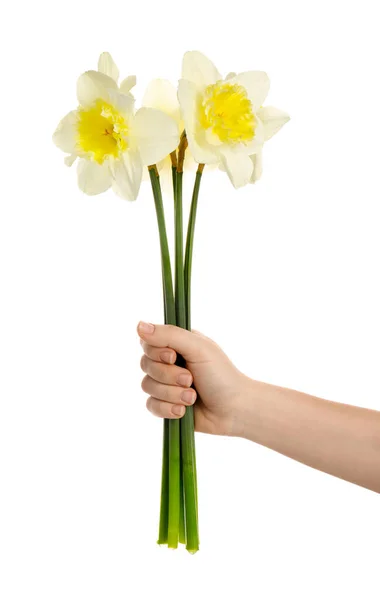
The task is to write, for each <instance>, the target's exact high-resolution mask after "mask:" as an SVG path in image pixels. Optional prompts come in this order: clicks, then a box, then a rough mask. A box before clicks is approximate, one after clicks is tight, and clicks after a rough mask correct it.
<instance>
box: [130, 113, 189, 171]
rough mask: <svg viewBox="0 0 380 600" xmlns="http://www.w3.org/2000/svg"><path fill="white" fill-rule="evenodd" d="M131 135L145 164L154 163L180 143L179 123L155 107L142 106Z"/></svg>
mask: <svg viewBox="0 0 380 600" xmlns="http://www.w3.org/2000/svg"><path fill="white" fill-rule="evenodd" d="M131 135H132V137H133V139H134V140H135V142H136V144H137V146H138V148H139V150H140V154H141V159H142V162H143V164H144V165H154V164H155V163H157V162H158V161H160V160H162V159H163V158H165V156H167V155H168V154H170V152H172V151H173V150H174V149H175V148H176V147H177V146H178V144H179V134H178V126H177V123H176V122H175V121H174V120H173V119H172V118H171V117H169V116H168V115H166V114H165V113H163V112H161V111H160V110H155V109H154V108H140V110H138V111H137V113H136V115H135V118H134V120H133V125H132V132H131Z"/></svg>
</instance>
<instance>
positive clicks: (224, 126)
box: [178, 52, 289, 188]
mask: <svg viewBox="0 0 380 600" xmlns="http://www.w3.org/2000/svg"><path fill="white" fill-rule="evenodd" d="M268 91H269V78H268V75H267V74H266V73H264V72H262V71H247V72H244V73H239V74H235V73H230V74H229V75H227V77H226V78H225V79H223V78H222V76H221V75H220V73H219V71H218V70H217V68H216V67H215V65H214V64H213V63H212V62H211V61H210V60H209V59H208V58H207V57H206V56H204V55H203V54H201V53H200V52H187V53H186V54H185V56H184V58H183V64H182V79H181V80H180V82H179V88H178V98H179V103H180V106H181V111H182V116H183V119H184V122H185V127H186V134H187V139H188V143H189V148H190V151H191V153H192V155H193V157H194V159H195V160H196V161H197V162H199V163H205V164H219V165H220V167H221V169H222V170H225V171H226V172H227V174H228V176H229V178H230V180H231V182H232V184H233V185H234V187H236V188H238V187H241V186H243V185H246V184H247V183H250V182H254V181H255V180H257V179H258V178H259V176H260V175H261V151H262V147H263V144H264V142H265V141H267V140H268V139H269V138H270V137H272V136H273V135H274V134H275V133H276V132H277V131H278V130H279V129H280V128H281V127H282V125H284V123H286V122H287V121H288V120H289V117H288V115H287V114H286V113H284V112H282V111H279V110H278V109H275V108H273V107H263V103H264V101H265V99H266V97H267V94H268Z"/></svg>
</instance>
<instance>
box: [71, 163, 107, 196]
mask: <svg viewBox="0 0 380 600" xmlns="http://www.w3.org/2000/svg"><path fill="white" fill-rule="evenodd" d="M77 172H78V186H79V188H80V189H81V190H82V192H84V193H85V194H88V195H89V196H95V195H97V194H102V193H103V192H106V191H107V190H108V189H109V188H110V187H111V175H110V171H109V168H108V165H107V164H102V165H99V164H98V163H97V162H94V161H92V160H86V159H84V158H81V159H80V160H79V162H78V171H77Z"/></svg>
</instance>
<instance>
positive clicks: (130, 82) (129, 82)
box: [120, 75, 136, 94]
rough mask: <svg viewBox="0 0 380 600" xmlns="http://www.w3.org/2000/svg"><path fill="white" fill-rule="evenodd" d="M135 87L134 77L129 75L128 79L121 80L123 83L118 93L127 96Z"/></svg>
mask: <svg viewBox="0 0 380 600" xmlns="http://www.w3.org/2000/svg"><path fill="white" fill-rule="evenodd" d="M135 85H136V75H129V77H126V78H125V79H123V81H122V82H121V84H120V91H121V93H122V94H128V93H129V91H130V90H131V89H132V88H133V87H135Z"/></svg>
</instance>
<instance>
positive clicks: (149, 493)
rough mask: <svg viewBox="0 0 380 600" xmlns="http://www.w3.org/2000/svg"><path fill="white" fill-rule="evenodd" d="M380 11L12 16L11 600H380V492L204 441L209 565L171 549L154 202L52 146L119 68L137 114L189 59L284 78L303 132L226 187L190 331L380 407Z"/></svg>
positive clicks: (239, 357)
mask: <svg viewBox="0 0 380 600" xmlns="http://www.w3.org/2000/svg"><path fill="white" fill-rule="evenodd" d="M376 4H377V3H376V2H374V1H373V2H371V1H366V0H362V1H361V2H350V1H347V0H346V1H341V2H340V1H337V0H335V1H334V0H328V1H326V0H320V1H318V2H304V1H302V0H298V1H296V0H293V1H292V0H288V1H287V2H281V1H280V0H279V1H277V2H276V1H274V0H265V1H264V2H260V3H255V2H251V1H249V2H248V1H243V0H234V1H233V2H231V3H228V2H225V3H223V2H214V1H210V2H205V1H203V2H199V1H196V0H195V1H194V2H187V3H180V2H177V3H175V2H171V1H169V0H161V1H160V2H148V3H143V2H136V3H133V4H132V3H130V2H128V0H124V1H122V2H121V1H114V2H108V3H107V2H97V1H95V0H93V1H92V2H89V1H79V0H78V1H77V2H73V1H66V2H61V3H55V2H43V1H41V0H39V1H38V0H36V1H35V2H26V1H25V2H11V3H9V4H8V3H7V5H6V8H3V9H2V15H1V21H2V38H1V45H2V49H1V56H2V84H3V85H2V89H3V91H2V93H1V100H0V102H1V142H0V152H1V159H2V160H1V165H2V178H1V179H2V194H1V217H0V245H1V250H0V256H1V259H0V260H1V272H0V285H1V311H0V318H1V360H0V368H1V381H0V385H1V415H0V446H1V448H0V451H1V454H0V461H1V471H0V487H1V496H0V521H1V530H0V546H1V559H0V569H1V576H0V596H1V598H2V600H16V599H17V600H29V599H34V598H38V599H39V600H61V599H62V600H67V599H69V598H70V600H87V599H88V600H106V599H107V600H109V599H110V600H111V599H112V600H121V599H125V598H131V599H132V598H133V600H135V599H136V600H140V599H144V598H150V597H154V598H165V600H174V599H177V598H181V599H183V600H187V599H194V598H200V599H201V600H203V599H208V598H239V599H245V598H247V599H251V598H252V599H254V598H255V599H258V600H277V599H278V598H292V600H304V599H307V600H314V599H320V598H324V599H325V600H335V599H337V598H339V599H340V598H344V599H351V598H353V599H356V598H358V599H359V598H360V600H362V599H363V600H372V599H378V598H379V594H380V583H379V576H378V568H379V545H378V544H379V537H380V524H379V498H378V495H376V494H375V493H373V492H370V491H367V490H364V489H361V488H359V487H357V486H355V485H351V484H348V483H346V482H343V481H339V480H337V479H334V478H333V477H330V476H328V475H325V474H322V473H319V472H316V471H313V470H312V469H309V468H307V467H305V466H303V465H300V464H297V463H295V462H294V461H292V460H290V459H287V458H284V457H282V456H280V455H277V454H276V453H274V452H271V451H270V450H267V449H265V448H261V447H258V446H256V445H255V444H252V443H248V442H246V441H243V440H235V439H227V438H211V437H206V436H202V435H197V452H198V468H199V495H200V527H201V551H200V552H199V553H198V554H197V555H196V556H190V555H188V554H187V553H186V552H185V551H184V550H179V551H178V552H174V551H168V550H167V549H165V548H159V547H158V546H156V544H155V541H156V534H157V521H158V508H159V489H160V469H161V438H162V429H161V423H160V422H159V421H158V420H157V419H154V418H153V417H152V416H151V415H149V414H148V413H147V412H146V410H145V397H144V394H143V392H142V391H141V390H140V380H141V377H142V375H141V373H140V370H139V361H140V354H141V348H140V346H139V344H138V338H137V335H136V331H135V328H136V324H137V322H138V320H140V319H145V320H150V321H153V322H162V301H161V288H160V283H161V280H160V271H159V269H160V261H159V254H158V236H157V231H156V222H155V214H154V208H153V203H152V198H151V193H150V189H149V186H148V184H147V183H145V184H144V185H143V187H142V190H141V194H140V197H139V199H138V201H137V202H136V203H134V204H131V203H128V202H125V201H123V200H120V199H118V198H117V197H115V196H113V195H112V193H111V192H109V193H107V194H105V195H103V196H98V197H95V198H89V197H86V196H84V195H82V193H80V192H79V190H78V189H77V187H76V178H75V169H72V170H69V169H67V167H65V166H64V165H63V155H62V154H61V153H60V151H59V150H57V149H56V148H55V147H54V146H53V145H52V142H51V134H52V133H53V131H54V129H55V127H56V125H57V123H58V121H59V120H60V118H61V117H62V116H63V115H64V114H66V113H67V112H68V111H69V110H71V109H72V108H75V106H76V98H75V83H76V78H77V76H78V75H79V74H80V73H81V72H83V71H84V70H86V69H91V68H96V64H97V58H98V54H99V53H100V52H101V51H103V50H108V51H110V52H111V53H112V54H113V56H114V58H115V60H116V61H117V63H118V65H119V67H120V70H121V71H122V74H123V76H126V75H129V74H134V73H135V74H136V75H137V76H138V80H139V83H138V87H137V88H136V96H137V98H138V99H139V98H141V97H142V93H143V91H144V88H145V85H146V84H147V83H148V82H149V80H150V79H151V78H153V77H167V78H170V79H172V80H173V82H176V80H177V79H178V77H179V75H180V67H181V59H182V54H183V52H184V51H186V50H190V49H198V50H201V51H203V52H204V53H205V54H207V55H208V56H210V58H212V59H213V60H214V62H215V63H216V64H217V66H218V68H219V70H220V71H222V72H223V73H224V74H226V73H227V72H228V71H231V70H234V71H244V70H248V69H263V70H266V71H267V72H268V74H269V76H270V78H271V81H272V87H271V92H270V96H269V98H268V103H270V104H272V105H275V106H278V107H279V108H282V109H284V110H287V111H288V112H289V113H290V114H291V116H292V120H291V121H290V123H289V124H287V125H286V126H285V127H284V128H283V130H282V131H281V132H280V133H279V134H278V135H277V136H276V137H275V138H273V140H271V141H270V142H269V143H268V145H267V147H266V148H265V154H264V161H265V163H264V175H263V178H262V180H261V181H260V182H259V183H258V184H257V185H256V186H254V187H252V186H250V187H247V188H245V189H243V190H240V191H238V192H236V191H235V190H234V189H233V188H232V186H231V185H230V183H229V181H228V180H227V178H226V176H225V175H223V174H222V173H217V174H216V173H207V172H205V175H204V182H203V184H202V189H201V195H200V206H199V215H198V216H199V218H198V223H197V231H196V241H195V258H194V291H193V326H194V328H196V329H199V330H201V331H203V332H204V333H206V334H207V335H209V336H211V337H214V338H215V340H216V341H217V342H218V343H219V344H221V345H222V347H223V348H224V349H225V351H226V352H227V353H228V354H229V355H230V357H231V358H232V360H233V361H234V362H235V364H236V365H237V366H238V367H239V368H240V369H241V370H243V371H245V372H246V373H247V374H249V375H250V376H252V377H254V378H257V379H261V380H264V381H268V382H273V383H276V384H279V385H283V386H287V387H293V388H296V389H299V390H302V391H304V392H310V393H312V394H315V395H319V396H322V397H325V398H329V399H333V400H337V401H341V402H346V403H352V404H358V405H361V406H367V407H371V408H375V409H380V385H379V377H378V375H379V359H380V356H379V339H380V321H379V306H380V292H379V285H378V281H379V261H380V237H379V216H380V215H379V197H380V196H379V190H380V183H379V175H378V173H379V162H380V156H379V136H380V124H379V118H378V115H379V106H380V91H379V77H380V72H379V63H378V57H379V52H380V42H379V31H378V19H377V14H376V8H377V6H376ZM190 179H191V178H188V180H187V181H188V185H189V187H190V185H191V180H190ZM188 194H189V191H188V192H187V195H188ZM165 203H166V207H167V210H168V219H169V222H170V223H171V221H172V212H171V203H172V200H171V198H169V197H168V198H166V200H165ZM186 206H188V204H186Z"/></svg>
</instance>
